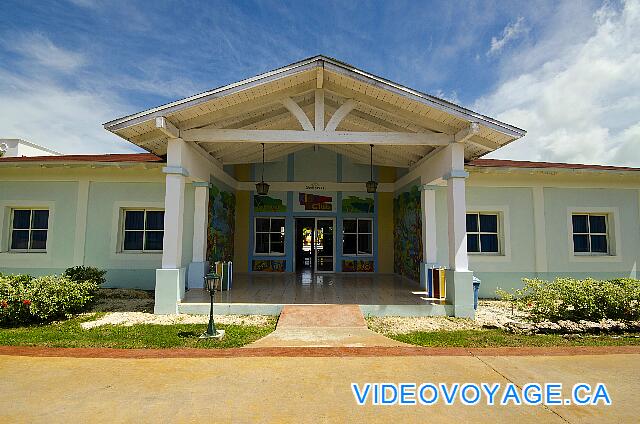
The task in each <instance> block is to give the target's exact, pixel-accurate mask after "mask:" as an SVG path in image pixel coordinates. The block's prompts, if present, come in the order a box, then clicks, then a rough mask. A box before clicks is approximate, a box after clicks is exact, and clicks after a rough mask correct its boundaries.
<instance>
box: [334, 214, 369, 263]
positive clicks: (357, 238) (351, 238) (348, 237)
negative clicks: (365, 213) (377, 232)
mask: <svg viewBox="0 0 640 424" xmlns="http://www.w3.org/2000/svg"><path fill="white" fill-rule="evenodd" d="M342 233H343V234H342V254H343V255H353V256H358V255H372V254H373V220H372V219H371V218H353V219H343V220H342Z"/></svg>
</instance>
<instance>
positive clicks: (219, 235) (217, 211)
mask: <svg viewBox="0 0 640 424" xmlns="http://www.w3.org/2000/svg"><path fill="white" fill-rule="evenodd" d="M235 214H236V197H235V194H233V193H232V192H229V191H223V190H221V189H220V188H218V187H216V186H215V185H212V186H211V189H210V190H209V231H208V234H207V260H208V261H209V262H215V261H232V260H233V232H234V227H235Z"/></svg>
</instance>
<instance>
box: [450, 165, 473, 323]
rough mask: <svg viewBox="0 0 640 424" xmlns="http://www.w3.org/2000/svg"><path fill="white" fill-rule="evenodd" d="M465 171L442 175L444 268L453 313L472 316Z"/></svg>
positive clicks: (471, 277)
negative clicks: (444, 193)
mask: <svg viewBox="0 0 640 424" xmlns="http://www.w3.org/2000/svg"><path fill="white" fill-rule="evenodd" d="M468 175H469V174H468V173H467V172H465V171H464V170H462V169H453V170H451V172H449V173H448V174H447V175H446V176H445V177H444V178H445V180H446V181H447V206H448V211H447V214H448V228H449V269H448V270H447V271H446V281H447V283H446V284H447V287H446V295H447V299H446V300H447V303H449V304H451V305H453V308H454V315H455V316H456V317H462V318H473V317H474V315H475V314H474V309H473V273H472V272H471V271H469V258H468V256H467V206H466V201H465V178H466V177H468Z"/></svg>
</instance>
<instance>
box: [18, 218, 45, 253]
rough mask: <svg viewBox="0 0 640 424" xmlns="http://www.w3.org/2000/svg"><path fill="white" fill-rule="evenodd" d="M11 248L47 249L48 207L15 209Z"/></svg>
mask: <svg viewBox="0 0 640 424" xmlns="http://www.w3.org/2000/svg"><path fill="white" fill-rule="evenodd" d="M11 218H12V219H11V250H15V251H24V252H29V251H36V252H38V251H40V252H44V251H46V250H47V232H48V229H49V211H48V210H47V209H13V211H12V217H11Z"/></svg>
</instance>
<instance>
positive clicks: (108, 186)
mask: <svg viewBox="0 0 640 424" xmlns="http://www.w3.org/2000/svg"><path fill="white" fill-rule="evenodd" d="M191 204H193V199H192V200H191ZM127 207H158V208H160V209H164V184H163V183H133V182H127V183H120V182H92V183H91V185H90V188H89V206H88V208H87V235H86V242H85V255H84V258H85V259H84V260H85V264H86V265H91V266H97V267H99V268H103V269H106V270H107V286H117V287H135V288H143V289H153V288H154V287H155V270H156V268H160V267H161V265H162V253H160V252H159V253H117V252H116V250H117V249H118V236H119V225H120V223H119V219H120V218H119V214H120V212H119V210H120V209H121V208H127ZM190 213H191V222H193V207H191V212H190ZM187 214H188V212H187V210H186V208H185V217H187V216H188V215H187ZM192 226H193V224H192ZM183 243H188V244H189V246H188V250H189V251H190V250H191V246H190V244H191V242H190V241H189V242H188V241H187V240H184V241H183ZM184 249H187V247H185V248H184Z"/></svg>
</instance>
